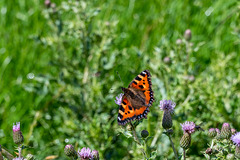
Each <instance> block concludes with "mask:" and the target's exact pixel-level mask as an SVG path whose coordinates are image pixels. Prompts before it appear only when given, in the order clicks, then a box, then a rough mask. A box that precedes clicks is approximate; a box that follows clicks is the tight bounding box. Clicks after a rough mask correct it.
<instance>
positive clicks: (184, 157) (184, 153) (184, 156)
mask: <svg viewBox="0 0 240 160" xmlns="http://www.w3.org/2000/svg"><path fill="white" fill-rule="evenodd" d="M183 159H184V160H186V150H185V149H183Z"/></svg>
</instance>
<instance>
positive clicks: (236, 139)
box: [231, 132, 240, 147]
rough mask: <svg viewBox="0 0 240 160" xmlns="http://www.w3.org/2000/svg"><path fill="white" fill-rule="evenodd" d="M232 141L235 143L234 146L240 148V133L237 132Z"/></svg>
mask: <svg viewBox="0 0 240 160" xmlns="http://www.w3.org/2000/svg"><path fill="white" fill-rule="evenodd" d="M231 140H232V141H233V144H235V145H236V146H238V147H240V132H237V133H236V134H234V135H232V137H231Z"/></svg>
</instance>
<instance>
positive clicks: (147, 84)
mask: <svg viewBox="0 0 240 160" xmlns="http://www.w3.org/2000/svg"><path fill="white" fill-rule="evenodd" d="M150 77H151V75H150V72H149V71H148V70H145V71H143V72H141V73H140V74H139V75H138V76H137V77H136V78H135V79H134V80H133V81H132V82H131V83H130V84H129V86H128V88H135V89H136V90H140V91H142V92H143V93H144V95H145V102H146V104H147V105H148V106H142V107H140V108H138V109H137V108H133V107H132V104H131V103H130V101H128V99H127V97H126V96H125V95H123V97H122V103H121V105H119V113H118V124H120V125H125V124H126V123H128V122H130V121H132V120H135V119H137V120H140V119H142V118H147V114H148V112H149V109H148V107H150V106H151V105H152V102H153V101H154V97H153V91H152V88H151V86H152V83H151V79H150Z"/></svg>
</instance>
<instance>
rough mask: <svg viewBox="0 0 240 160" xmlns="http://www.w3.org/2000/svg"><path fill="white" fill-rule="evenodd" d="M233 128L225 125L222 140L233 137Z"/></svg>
mask: <svg viewBox="0 0 240 160" xmlns="http://www.w3.org/2000/svg"><path fill="white" fill-rule="evenodd" d="M231 134H232V132H231V128H230V125H229V123H223V125H222V129H221V138H226V139H228V138H230V137H231Z"/></svg>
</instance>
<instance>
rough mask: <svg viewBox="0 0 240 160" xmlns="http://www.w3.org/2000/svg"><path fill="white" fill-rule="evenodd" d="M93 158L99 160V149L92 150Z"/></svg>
mask: <svg viewBox="0 0 240 160" xmlns="http://www.w3.org/2000/svg"><path fill="white" fill-rule="evenodd" d="M92 155H93V160H99V153H98V151H97V150H93V151H92Z"/></svg>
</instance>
